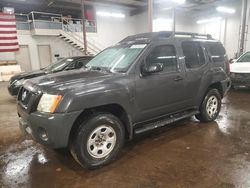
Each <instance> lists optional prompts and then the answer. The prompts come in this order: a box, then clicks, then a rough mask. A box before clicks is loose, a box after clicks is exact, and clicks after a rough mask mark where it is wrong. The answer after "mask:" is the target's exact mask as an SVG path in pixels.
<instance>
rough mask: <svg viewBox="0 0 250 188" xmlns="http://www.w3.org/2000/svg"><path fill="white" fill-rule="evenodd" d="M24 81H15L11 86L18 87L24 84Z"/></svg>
mask: <svg viewBox="0 0 250 188" xmlns="http://www.w3.org/2000/svg"><path fill="white" fill-rule="evenodd" d="M24 81H25V80H24V79H21V80H16V81H14V82H13V84H14V85H15V86H20V85H22V84H23V83H24Z"/></svg>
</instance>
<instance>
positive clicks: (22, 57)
mask: <svg viewBox="0 0 250 188" xmlns="http://www.w3.org/2000/svg"><path fill="white" fill-rule="evenodd" d="M15 56H16V61H17V63H18V64H19V65H20V66H21V70H22V71H31V62H30V52H29V47H28V45H20V46H19V51H17V52H15Z"/></svg>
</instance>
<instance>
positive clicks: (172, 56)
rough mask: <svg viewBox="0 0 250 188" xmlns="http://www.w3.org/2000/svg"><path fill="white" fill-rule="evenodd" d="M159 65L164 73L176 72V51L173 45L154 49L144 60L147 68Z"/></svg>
mask: <svg viewBox="0 0 250 188" xmlns="http://www.w3.org/2000/svg"><path fill="white" fill-rule="evenodd" d="M155 63H160V64H162V65H163V70H164V71H165V72H173V71H177V58H176V51H175V47H174V46H173V45H162V46H157V47H155V48H154V49H153V50H152V51H151V52H150V54H149V55H148V56H147V58H146V64H147V66H149V65H152V64H155Z"/></svg>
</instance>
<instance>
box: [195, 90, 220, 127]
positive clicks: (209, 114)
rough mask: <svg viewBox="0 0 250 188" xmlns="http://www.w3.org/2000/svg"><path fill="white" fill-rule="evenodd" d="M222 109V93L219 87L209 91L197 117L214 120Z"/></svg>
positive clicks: (202, 120)
mask: <svg viewBox="0 0 250 188" xmlns="http://www.w3.org/2000/svg"><path fill="white" fill-rule="evenodd" d="M220 109H221V95H220V93H219V91H218V90H217V89H211V90H209V91H208V92H207V94H206V96H205V97H204V99H203V102H202V104H201V106H200V114H198V115H196V116H195V117H196V118H197V119H198V120H200V121H201V122H211V121H214V120H215V119H216V118H217V117H218V115H219V113H220Z"/></svg>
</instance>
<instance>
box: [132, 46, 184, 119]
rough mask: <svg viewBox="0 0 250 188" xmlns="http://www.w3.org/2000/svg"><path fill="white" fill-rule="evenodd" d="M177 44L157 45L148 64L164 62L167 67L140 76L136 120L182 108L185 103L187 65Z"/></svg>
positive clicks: (137, 88)
mask: <svg viewBox="0 0 250 188" xmlns="http://www.w3.org/2000/svg"><path fill="white" fill-rule="evenodd" d="M176 52H177V50H176V47H175V45H174V44H167V45H166V44H163V45H157V46H154V47H153V48H152V49H151V50H150V52H149V54H148V55H147V57H146V58H145V61H144V63H143V64H144V65H145V66H149V65H152V64H154V63H160V64H162V65H163V71H161V72H158V73H152V74H148V75H144V76H138V77H137V78H136V87H135V88H136V89H135V90H136V91H135V101H136V106H137V111H138V112H137V114H139V115H138V116H137V117H136V122H141V121H144V120H146V119H151V118H154V117H157V116H161V115H165V114H168V113H171V112H175V111H178V110H180V109H182V108H184V107H185V100H186V98H185V89H184V81H185V78H184V75H185V74H184V73H183V67H182V65H181V64H180V63H179V59H178V57H177V53H176Z"/></svg>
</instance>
